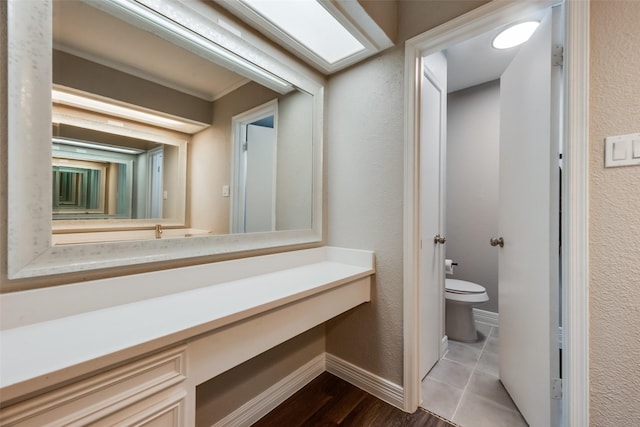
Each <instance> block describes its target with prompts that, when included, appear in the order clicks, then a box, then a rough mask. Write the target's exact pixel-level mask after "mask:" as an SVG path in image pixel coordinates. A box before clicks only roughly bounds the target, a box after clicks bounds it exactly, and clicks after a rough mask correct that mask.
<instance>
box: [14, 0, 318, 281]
mask: <svg viewBox="0 0 640 427" xmlns="http://www.w3.org/2000/svg"><path fill="white" fill-rule="evenodd" d="M50 6H51V8H50V13H51V16H52V19H51V18H50V19H51V24H50V25H51V27H50V28H51V34H52V37H51V39H50V40H49V41H48V42H46V43H42V45H41V51H40V54H41V55H42V56H41V58H39V59H41V60H42V64H41V66H42V67H45V66H47V64H52V66H51V65H49V66H50V67H51V70H50V72H49V73H48V75H49V76H50V78H49V81H48V82H46V81H42V75H43V73H42V72H41V71H42V70H41V69H40V70H39V73H38V76H35V75H31V74H29V73H27V74H26V75H23V76H21V79H22V80H23V82H24V81H25V80H28V83H29V86H30V87H32V88H33V91H34V92H33V94H34V97H33V98H30V102H32V103H33V106H32V107H33V108H31V109H30V110H31V111H30V112H29V115H31V117H22V118H18V120H17V121H12V122H17V123H16V125H15V126H14V129H13V135H15V137H13V138H11V137H10V145H11V146H12V147H13V148H12V149H11V150H10V155H11V153H16V154H17V155H16V159H19V160H18V161H19V162H23V165H22V166H20V165H19V164H18V163H16V162H13V161H10V163H9V167H10V168H11V167H13V168H15V170H18V169H17V168H18V167H20V168H21V170H34V171H35V170H37V171H36V172H35V173H34V174H33V176H30V177H27V178H26V179H21V180H17V179H12V178H13V176H14V174H13V173H11V172H10V173H9V176H10V179H9V199H10V203H11V200H12V198H15V200H19V199H20V198H21V197H28V198H32V199H34V200H36V199H37V200H43V201H44V200H46V201H47V202H46V203H47V205H48V208H47V209H40V210H38V211H37V212H34V210H32V209H28V208H25V211H24V212H18V211H16V212H15V214H13V213H11V214H10V215H9V246H10V249H15V250H14V251H11V252H12V254H10V255H9V266H8V267H9V277H10V278H19V277H30V276H39V275H46V274H58V273H64V272H70V271H82V270H87V269H96V268H105V267H114V266H119V265H130V264H138V263H141V262H154V261H162V260H169V259H180V258H187V257H193V256H198V257H200V256H210V255H216V254H221V253H225V254H227V253H230V252H237V251H247V250H255V249H266V248H273V247H282V246H289V245H299V244H309V243H313V242H321V241H322V223H321V222H322V207H321V201H322V172H321V171H322V164H321V157H322V155H321V153H322V108H323V87H322V83H323V80H322V78H320V77H317V76H316V75H314V74H309V72H307V71H306V69H303V68H302V67H300V66H295V65H293V66H292V64H293V63H292V62H291V61H290V60H286V59H285V60H283V59H282V57H280V58H279V59H275V58H274V56H272V55H270V54H269V53H265V51H263V50H262V48H263V47H264V46H265V44H264V42H262V45H261V44H260V40H259V38H258V37H257V36H255V35H254V34H250V33H245V32H244V31H245V30H244V29H242V27H239V26H237V24H236V23H234V21H233V19H230V18H229V17H228V16H227V15H225V13H224V12H222V11H220V10H218V9H216V6H215V5H214V4H211V3H207V2H189V3H186V4H173V3H168V2H158V1H155V0H143V1H138V2H134V1H129V0H118V1H114V2H103V1H91V0H87V1H74V2H69V1H58V0H53V1H52V2H51V4H50ZM234 25H235V26H234ZM41 35H42V32H40V37H41ZM24 37H25V38H26V39H29V38H30V37H38V35H28V34H25V35H24ZM256 40H257V41H256ZM257 46H259V47H260V48H257ZM272 50H273V49H272ZM276 55H277V53H276ZM47 58H48V60H47ZM36 94H37V95H38V96H37V99H38V101H36V96H35V95H36ZM10 97H11V93H10ZM49 97H51V100H52V103H51V104H50V105H43V104H42V102H41V100H43V99H48V98H49ZM11 108H14V109H18V107H15V104H14V106H12V105H10V107H9V109H10V110H11ZM19 109H20V110H21V111H22V112H23V111H24V109H22V108H21V107H20V108H19ZM10 113H11V111H10ZM20 122H22V124H21V123H20ZM47 122H48V123H49V124H48V125H47V124H46V123H47ZM31 123H37V124H38V125H37V126H31ZM10 132H11V131H10ZM265 135H266V136H265ZM17 137H19V138H21V139H23V140H25V138H26V140H28V141H32V142H31V143H32V144H35V145H37V146H38V147H39V150H38V152H34V151H33V150H29V149H27V148H26V146H27V145H26V144H17V142H16V140H17V139H16V138H17ZM45 140H50V141H51V143H50V148H49V149H48V148H46V147H44V146H43V144H44V141H45ZM264 141H267V142H264ZM45 153H50V155H48V156H47V158H48V160H47V164H48V170H49V172H48V173H46V171H45V170H42V169H41V168H43V167H44V158H45ZM46 183H50V184H46ZM46 188H48V191H47V190H46ZM18 194H19V195H18ZM16 205H17V204H16ZM20 209H22V208H20ZM18 210H19V209H18ZM47 229H48V230H49V231H48V232H47V231H46V230H47ZM25 230H29V231H25ZM29 233H32V234H33V235H34V236H33V237H34V238H29V236H28V235H27V234H29ZM158 237H160V239H157V238H158ZM156 240H161V241H162V242H158V241H156ZM128 241H135V242H136V243H135V245H132V244H129V243H127V242H128ZM134 247H135V249H134ZM63 248H64V249H63ZM62 253H64V254H66V259H69V258H70V257H71V258H72V259H73V260H74V264H73V265H69V264H68V263H66V262H65V261H64V259H63V257H62V255H61V254H62Z"/></svg>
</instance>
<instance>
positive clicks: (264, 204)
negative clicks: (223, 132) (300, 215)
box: [240, 116, 276, 233]
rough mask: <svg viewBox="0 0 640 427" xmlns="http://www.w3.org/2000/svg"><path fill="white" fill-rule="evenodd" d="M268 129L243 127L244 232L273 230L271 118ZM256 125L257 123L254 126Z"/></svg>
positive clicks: (273, 149) (273, 134) (273, 177)
mask: <svg viewBox="0 0 640 427" xmlns="http://www.w3.org/2000/svg"><path fill="white" fill-rule="evenodd" d="M269 119H270V125H271V126H263V125H260V124H259V123H260V122H255V123H253V124H250V125H248V126H247V128H246V134H247V138H246V143H245V145H244V147H243V151H244V157H245V165H246V169H245V174H244V183H241V184H240V185H243V184H244V196H245V200H244V205H245V206H244V232H246V233H252V232H258V231H272V230H274V229H275V203H274V201H275V200H274V196H275V168H274V159H275V147H276V144H275V142H276V137H275V132H274V129H273V116H270V117H268V118H266V120H264V121H267V122H268V121H269ZM256 123H258V124H256Z"/></svg>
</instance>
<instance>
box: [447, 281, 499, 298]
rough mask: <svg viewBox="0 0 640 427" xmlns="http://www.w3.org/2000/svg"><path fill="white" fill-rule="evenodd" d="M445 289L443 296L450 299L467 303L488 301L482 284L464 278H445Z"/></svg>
mask: <svg viewBox="0 0 640 427" xmlns="http://www.w3.org/2000/svg"><path fill="white" fill-rule="evenodd" d="M445 291H446V292H445V298H446V299H448V300H450V301H459V302H469V303H481V302H487V301H489V295H487V290H486V289H485V288H484V287H483V286H481V285H478V284H477V283H473V282H468V281H466V280H458V279H446V280H445Z"/></svg>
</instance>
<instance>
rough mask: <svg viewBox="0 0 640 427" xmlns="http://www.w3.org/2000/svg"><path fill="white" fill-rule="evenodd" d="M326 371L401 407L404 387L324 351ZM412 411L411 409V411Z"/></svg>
mask: <svg viewBox="0 0 640 427" xmlns="http://www.w3.org/2000/svg"><path fill="white" fill-rule="evenodd" d="M326 364H327V372H329V373H331V374H333V375H335V376H336V377H338V378H342V379H343V380H345V381H347V382H348V383H351V384H353V385H354V386H356V387H358V388H360V389H362V390H364V391H366V392H367V393H369V394H372V395H373V396H375V397H377V398H378V399H380V400H382V401H384V402H387V403H388V404H390V405H393V406H395V407H397V408H400V409H403V406H404V396H405V393H404V389H403V388H402V386H400V385H398V384H395V383H392V382H391V381H388V380H386V379H384V378H382V377H379V376H378V375H375V374H373V373H371V372H369V371H366V370H364V369H362V368H360V367H358V366H356V365H353V364H351V363H349V362H347V361H346V360H343V359H340V358H339V357H336V356H334V355H333V354H329V353H326ZM412 412H413V411H412Z"/></svg>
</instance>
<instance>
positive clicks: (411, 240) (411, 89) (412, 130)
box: [405, 2, 588, 422]
mask: <svg viewBox="0 0 640 427" xmlns="http://www.w3.org/2000/svg"><path fill="white" fill-rule="evenodd" d="M497 3H498V2H493V3H490V4H488V5H486V6H483V7H481V8H479V9H478V10H476V11H474V12H473V13H470V14H468V15H465V16H463V17H461V18H458V19H456V20H455V22H452V23H447V24H444V25H443V26H441V27H438V28H436V29H434V30H432V31H430V32H428V33H426V34H424V35H422V36H418V37H416V38H415V39H413V40H410V41H408V42H407V56H406V58H407V62H406V68H405V69H406V72H407V76H406V82H407V96H406V102H407V107H408V110H407V111H409V117H408V120H407V138H406V141H407V145H406V150H405V153H406V168H405V171H406V179H405V195H406V196H407V199H406V210H405V220H406V221H407V224H408V225H409V226H408V227H407V232H406V233H405V404H406V408H405V409H407V410H412V409H413V408H414V407H415V406H417V404H418V403H419V402H418V400H419V397H418V396H419V390H418V388H419V378H418V377H419V371H420V369H419V361H418V360H417V359H418V356H419V354H418V353H419V350H418V349H419V348H420V345H419V343H420V341H419V338H420V331H419V324H418V318H419V316H418V313H419V304H418V303H417V302H416V301H419V292H418V287H417V285H416V284H417V283H418V280H417V277H419V259H418V258H419V257H418V254H419V253H420V252H419V247H420V243H421V242H420V239H418V238H417V236H416V234H417V225H418V224H419V220H418V216H419V201H420V199H419V195H418V188H419V185H418V182H419V180H418V177H419V173H418V172H419V162H418V159H419V154H420V151H419V141H420V133H419V129H420V128H419V125H418V121H419V118H418V117H419V116H418V115H417V111H416V110H418V108H417V107H416V106H418V105H420V104H419V93H420V91H419V89H418V88H419V86H417V82H419V80H418V76H421V73H422V62H421V58H423V57H424V56H426V55H428V54H431V53H434V52H437V51H441V50H442V49H444V48H446V47H447V46H449V45H452V44H454V43H457V42H459V41H461V40H464V39H466V38H471V37H474V36H476V35H477V34H478V33H480V32H482V31H487V30H489V29H491V28H493V27H495V26H500V25H504V24H507V23H509V22H512V21H513V20H516V19H519V18H520V17H522V16H523V14H528V13H531V12H532V11H535V10H532V8H533V9H536V8H535V7H533V5H531V4H528V5H522V4H520V5H510V6H507V5H500V4H497ZM551 5H552V4H551V3H546V4H545V5H543V6H544V8H548V7H549V6H551ZM540 6H541V5H538V7H539V8H540V9H542V7H540ZM569 9H571V10H569V11H568V14H567V20H566V22H569V23H575V22H579V23H580V25H574V24H571V25H569V26H568V29H567V33H568V34H567V36H566V37H565V49H567V45H568V43H572V44H571V45H570V46H569V48H570V49H573V50H572V53H573V56H571V57H570V58H571V60H572V61H573V63H572V64H573V66H575V64H576V63H578V64H581V65H584V64H585V62H586V60H585V58H586V57H587V56H586V50H585V49H584V48H582V49H580V48H579V47H580V46H576V44H577V43H576V41H575V37H576V34H581V33H580V30H581V31H584V29H585V26H586V23H587V22H588V19H586V18H585V16H586V15H588V14H585V13H584V10H582V11H576V7H575V5H571V6H570V7H569ZM578 9H579V7H578ZM581 61H582V62H581ZM566 65H567V64H566V63H565V66H566ZM571 70H574V68H571ZM565 83H567V87H566V91H567V92H568V93H580V94H581V98H580V97H578V98H570V99H567V102H565V104H564V108H563V109H562V108H561V109H560V110H559V111H555V112H554V114H556V115H557V116H560V115H562V116H563V117H564V119H565V124H566V131H565V133H564V134H565V138H564V141H565V142H564V146H565V149H564V150H563V151H564V153H565V159H564V160H565V163H567V160H569V162H571V160H573V158H571V156H575V155H578V156H579V155H580V152H581V150H583V148H582V147H578V146H576V143H575V137H576V136H584V130H583V129H584V126H585V122H584V116H576V115H570V114H569V113H568V112H570V111H573V110H572V109H575V110H579V111H584V110H583V107H582V103H586V94H587V92H586V88H585V85H586V81H585V79H584V78H583V79H581V78H579V77H578V78H575V79H571V80H570V79H568V78H565ZM567 118H568V120H567ZM580 160H581V159H580V157H578V159H577V161H576V160H574V161H573V166H574V169H572V170H570V171H571V172H570V174H572V178H573V183H567V182H566V180H565V182H564V183H563V184H564V188H563V192H562V194H563V199H564V200H565V201H567V200H571V206H570V207H571V210H572V212H574V216H573V217H574V219H576V220H578V222H577V223H569V224H568V226H563V236H564V238H563V241H566V236H567V235H568V234H571V233H577V234H580V233H585V229H584V228H583V227H584V222H583V220H584V218H585V217H586V209H585V206H586V200H585V199H581V198H580V197H578V198H576V197H575V196H576V186H578V187H579V186H581V185H582V183H584V182H586V173H585V167H586V166H585V164H583V163H580V162H579V161H580ZM556 161H557V158H556ZM565 176H566V175H565ZM569 194H573V196H574V198H573V199H569V197H568V195H569ZM565 206H567V205H566V204H565ZM563 220H564V221H565V224H567V218H563ZM581 227H582V228H581ZM563 251H564V253H565V254H566V255H567V256H565V257H564V258H563V268H562V270H563V275H564V278H565V280H563V283H564V284H565V289H564V295H565V296H567V295H568V298H564V300H563V305H564V307H563V314H564V316H565V319H567V318H568V317H569V316H570V314H569V313H572V314H573V315H575V314H578V315H584V314H585V311H586V306H584V303H582V304H581V303H576V296H578V295H580V293H581V292H583V291H582V290H581V289H580V287H581V286H582V284H581V283H579V280H580V277H577V276H576V275H575V274H573V275H572V274H571V266H575V265H578V264H581V263H584V262H585V258H584V256H585V251H586V249H585V248H584V247H580V246H574V247H571V248H567V247H566V246H565V247H564V248H563ZM574 272H575V270H574ZM582 296H583V295H582ZM573 319H574V323H571V324H567V322H563V323H564V324H565V328H566V327H568V328H569V330H574V331H578V330H579V329H580V328H581V327H582V326H581V325H580V324H579V321H575V317H574V318H573ZM442 326H443V325H442V322H441V323H440V324H439V327H440V328H441V330H442ZM549 334H550V332H549ZM566 335H567V331H566V330H565V337H566ZM574 337H575V338H576V340H575V341H570V344H571V345H573V346H574V347H573V349H571V348H565V354H566V353H567V350H568V351H569V352H571V351H575V350H576V349H578V348H579V349H580V350H581V351H583V352H585V348H586V340H585V339H584V338H585V336H584V335H583V334H582V335H581V334H578V333H576V334H575V335H574ZM436 345H440V343H437V344H436ZM574 354H575V353H574ZM583 357H584V356H583ZM577 358H578V360H575V359H573V360H572V364H575V365H577V366H578V368H579V370H578V371H579V372H580V373H581V375H584V377H585V378H586V369H585V367H586V361H585V360H580V356H577ZM566 360H567V359H565V361H566ZM566 364H567V363H566V362H565V365H566ZM566 371H567V370H566V369H564V372H566ZM572 371H573V372H574V373H575V372H578V371H576V370H575V369H573V370H572ZM575 378H576V377H572V378H570V380H571V379H575ZM573 386H575V389H571V388H570V387H573ZM564 388H565V389H567V390H569V389H571V390H572V391H573V392H574V393H573V394H572V397H573V398H574V399H575V400H573V401H572V402H568V401H567V400H564V403H565V407H566V408H569V409H572V408H575V407H576V405H578V399H582V401H581V403H580V404H584V403H585V402H588V397H587V396H588V390H587V388H585V387H584V383H583V382H582V381H580V380H578V381H577V382H573V381H571V382H568V383H565V385H564ZM414 405H415V406H414ZM585 416H586V411H584V410H582V411H580V408H578V412H576V411H575V410H573V411H571V410H569V411H567V410H566V409H565V410H564V417H565V422H566V420H567V419H574V420H575V419H579V418H580V417H585ZM582 419H584V418H582Z"/></svg>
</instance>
